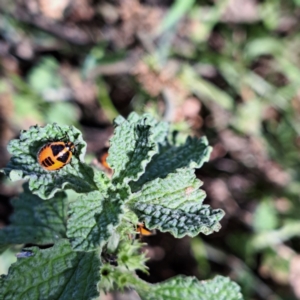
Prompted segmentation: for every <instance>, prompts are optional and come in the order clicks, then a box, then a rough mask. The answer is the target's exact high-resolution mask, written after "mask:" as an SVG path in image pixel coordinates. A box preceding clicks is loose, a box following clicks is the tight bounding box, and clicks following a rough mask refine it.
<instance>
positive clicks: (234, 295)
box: [137, 276, 243, 300]
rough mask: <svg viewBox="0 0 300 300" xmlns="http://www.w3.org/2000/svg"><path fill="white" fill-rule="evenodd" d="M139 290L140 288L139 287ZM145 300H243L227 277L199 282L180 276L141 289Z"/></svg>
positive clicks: (238, 288)
mask: <svg viewBox="0 0 300 300" xmlns="http://www.w3.org/2000/svg"><path fill="white" fill-rule="evenodd" d="M138 288H139V286H138ZM137 291H138V293H139V295H140V296H141V298H142V299H143V300H182V299H197V300H208V299H213V300H225V299H226V300H242V299H243V297H242V294H241V293H240V287H239V286H238V285H237V284H236V283H235V282H232V281H230V279H229V278H227V277H222V276H217V277H215V278H214V279H212V280H208V281H198V280H197V279H196V278H194V277H183V276H178V277H175V278H172V279H170V280H168V281H165V282H163V283H158V284H154V285H152V286H151V285H150V286H149V289H146V290H143V289H141V288H139V289H138V290H137Z"/></svg>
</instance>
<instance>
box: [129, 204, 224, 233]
mask: <svg viewBox="0 0 300 300" xmlns="http://www.w3.org/2000/svg"><path fill="white" fill-rule="evenodd" d="M131 209H132V210H133V211H134V212H135V213H136V214H137V216H138V217H139V219H140V220H142V221H144V222H145V224H146V227H148V228H149V229H155V228H157V229H159V230H160V231H162V232H170V233H171V234H172V235H174V236H175V237H176V238H181V237H183V236H185V235H189V236H191V237H194V236H196V235H198V234H199V233H200V232H202V233H204V234H206V235H207V234H210V233H212V232H214V231H219V230H220V228H221V225H220V223H219V221H220V220H221V219H222V218H223V216H224V211H223V210H221V209H212V208H211V207H209V206H208V205H203V206H202V207H201V208H199V209H197V210H194V209H191V210H190V211H184V210H182V209H170V208H166V207H164V206H162V205H152V204H141V203H136V204H135V205H134V206H133V207H131Z"/></svg>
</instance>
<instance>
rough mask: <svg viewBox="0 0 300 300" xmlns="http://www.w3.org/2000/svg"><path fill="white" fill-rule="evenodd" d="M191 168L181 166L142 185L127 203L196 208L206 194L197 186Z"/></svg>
mask: <svg viewBox="0 0 300 300" xmlns="http://www.w3.org/2000/svg"><path fill="white" fill-rule="evenodd" d="M201 185H202V182H201V181H200V180H198V179H197V178H196V176H195V174H194V170H193V169H188V168H183V169H178V170H176V173H170V174H169V175H168V176H167V177H166V178H164V179H161V178H157V179H155V180H153V181H150V182H148V183H146V184H145V185H143V187H142V189H141V190H140V191H139V192H137V193H135V194H133V196H132V198H131V200H130V201H129V202H128V205H129V206H130V205H135V204H137V205H140V204H148V205H151V204H152V205H162V206H163V207H166V208H169V209H181V210H183V211H187V212H188V211H190V210H193V209H194V210H195V211H196V210H198V209H200V208H201V206H202V202H203V200H204V198H205V196H206V194H205V192H204V191H203V190H200V189H199V187H200V186H201Z"/></svg>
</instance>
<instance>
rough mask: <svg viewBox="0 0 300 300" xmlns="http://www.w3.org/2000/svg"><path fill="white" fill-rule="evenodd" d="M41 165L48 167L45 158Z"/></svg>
mask: <svg viewBox="0 0 300 300" xmlns="http://www.w3.org/2000/svg"><path fill="white" fill-rule="evenodd" d="M42 165H44V166H45V167H49V166H50V164H49V162H48V160H47V158H46V159H44V160H43V161H42Z"/></svg>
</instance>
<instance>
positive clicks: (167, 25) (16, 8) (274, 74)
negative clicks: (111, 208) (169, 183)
mask: <svg viewBox="0 0 300 300" xmlns="http://www.w3.org/2000/svg"><path fill="white" fill-rule="evenodd" d="M299 18H300V0H286V1H279V0H223V1H222V0H221V1H217V0H198V1H196V0H175V1H172V0H143V1H138V0H109V1H101V0H98V1H97V0H51V1H47V0H15V1H9V0H1V1H0V167H1V168H2V167H4V166H5V165H6V163H7V161H8V159H9V154H8V152H7V151H6V146H7V143H8V141H9V140H10V139H12V138H15V137H17V136H18V135H19V131H20V130H21V129H28V128H29V126H31V125H34V124H39V125H43V124H46V123H50V122H57V123H60V124H69V125H74V126H76V127H78V128H79V129H80V130H82V132H83V134H84V138H85V140H86V141H87V143H88V153H87V161H88V162H92V163H93V164H96V165H97V164H99V163H100V161H101V155H102V154H103V153H104V152H105V149H106V147H107V146H108V139H109V138H110V136H111V134H112V132H113V128H112V120H113V119H114V118H115V117H116V116H117V115H118V114H121V115H123V116H125V117H126V116H127V115H128V114H129V113H130V112H131V111H136V112H138V113H143V112H150V113H152V114H154V115H155V116H156V117H157V118H159V119H162V120H167V121H170V122H172V128H173V129H177V130H180V131H181V132H183V133H184V134H186V135H188V134H191V135H196V136H202V135H206V136H207V137H208V140H209V142H210V144H211V145H212V146H213V147H214V150H213V152H212V155H211V159H210V162H209V163H206V164H205V166H204V167H203V168H202V169H201V170H199V171H197V176H198V177H199V178H200V179H201V180H202V181H203V182H204V185H203V189H204V190H205V191H206V192H207V199H206V200H205V203H206V204H209V205H211V206H212V207H213V208H222V209H223V210H224V211H225V212H226V216H225V217H224V219H223V220H222V222H221V224H222V229H221V230H220V231H219V232H218V233H214V234H212V235H209V236H204V235H200V236H198V237H196V238H193V239H191V238H187V237H186V238H183V239H181V240H176V239H174V238H173V237H172V236H170V235H168V234H161V233H157V234H156V235H154V236H150V237H144V238H143V240H144V241H145V242H147V243H148V246H147V247H146V248H147V250H148V256H149V258H150V259H149V262H148V266H149V268H150V269H149V271H150V275H145V274H140V276H141V277H142V278H144V279H145V280H147V281H149V282H160V281H163V280H165V279H168V278H170V277H172V276H175V275H177V274H185V275H194V276H197V277H198V278H199V279H200V280H204V279H208V278H212V277H213V276H214V275H216V274H220V275H224V276H230V277H231V278H232V279H233V280H235V281H236V282H238V283H239V284H240V285H241V287H242V292H243V295H244V297H245V299H268V300H274V299H284V300H289V299H291V300H292V299H300V255H299V252H300V199H299V194H300V183H299V180H300V156H299V150H300V149H299V148H300V139H299V133H300V90H299V87H300V85H299V83H300V69H299V67H300V56H299V54H300V32H299V29H300V23H299ZM19 191H20V184H15V183H14V184H12V183H11V182H9V181H8V180H6V179H5V178H4V177H3V176H2V175H1V177H0V228H1V227H3V226H5V225H7V224H9V216H10V215H11V213H12V207H11V205H10V203H9V201H10V199H11V198H12V197H14V196H16V195H17V194H18V193H19ZM13 259H15V258H14V256H13V255H12V254H11V252H9V251H6V252H4V253H3V254H2V255H1V256H0V274H2V273H6V272H7V268H8V266H9V264H10V263H11V262H12V261H13Z"/></svg>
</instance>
